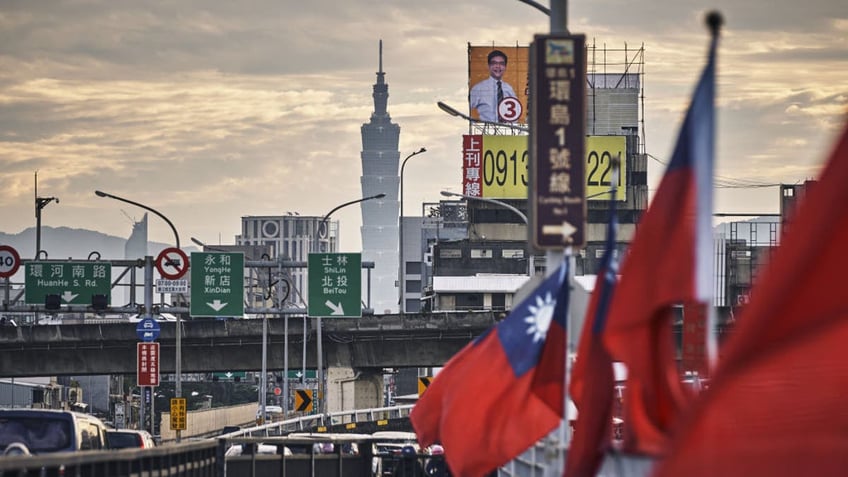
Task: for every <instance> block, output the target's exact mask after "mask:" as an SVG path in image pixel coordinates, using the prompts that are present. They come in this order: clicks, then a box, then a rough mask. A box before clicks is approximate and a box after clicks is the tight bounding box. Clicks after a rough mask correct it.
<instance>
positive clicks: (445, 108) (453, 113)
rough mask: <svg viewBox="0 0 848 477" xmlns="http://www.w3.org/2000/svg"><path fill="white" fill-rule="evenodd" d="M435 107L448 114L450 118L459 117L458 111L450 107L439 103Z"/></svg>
mask: <svg viewBox="0 0 848 477" xmlns="http://www.w3.org/2000/svg"><path fill="white" fill-rule="evenodd" d="M436 106H438V107H439V109H441V110H442V111H444V112H446V113H448V114H450V115H451V116H459V111H457V110H455V109H453V108H452V107H450V106H448V105H447V104H445V103H443V102H441V101H439V102H437V103H436Z"/></svg>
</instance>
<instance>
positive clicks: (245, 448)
mask: <svg viewBox="0 0 848 477" xmlns="http://www.w3.org/2000/svg"><path fill="white" fill-rule="evenodd" d="M280 447H282V448H283V451H282V452H283V455H292V451H291V449H289V448H288V447H286V446H280V445H274V444H264V443H261V442H260V443H258V444H255V447H251V444H233V445H231V446H230V447H229V448H228V449H227V452H226V453H225V454H224V455H225V456H227V457H230V456H238V455H250V454H252V450H251V449H256V454H264V455H276V454H279V453H280Z"/></svg>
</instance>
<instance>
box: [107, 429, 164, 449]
mask: <svg viewBox="0 0 848 477" xmlns="http://www.w3.org/2000/svg"><path fill="white" fill-rule="evenodd" d="M106 446H107V447H108V448H109V449H127V448H132V447H137V448H141V449H149V448H151V447H156V442H155V441H154V440H153V436H152V435H150V433H149V432H147V431H140V430H135V429H109V430H108V431H106Z"/></svg>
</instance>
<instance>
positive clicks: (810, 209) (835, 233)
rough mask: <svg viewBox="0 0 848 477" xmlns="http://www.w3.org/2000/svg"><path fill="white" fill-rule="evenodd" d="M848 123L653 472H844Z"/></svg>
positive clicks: (847, 440) (777, 476)
mask: <svg viewBox="0 0 848 477" xmlns="http://www.w3.org/2000/svg"><path fill="white" fill-rule="evenodd" d="M846 183H848V128H846V129H844V130H843V132H842V136H841V138H840V139H839V140H838V142H837V145H836V148H835V150H834V152H833V155H832V156H831V157H830V160H829V161H828V164H827V166H826V168H825V169H824V170H823V172H822V173H821V174H820V178H819V181H818V182H815V183H812V184H810V185H809V186H808V190H807V191H806V194H805V196H804V197H802V198H801V199H800V202H799V205H798V206H797V207H798V208H797V209H796V210H795V211H793V215H792V217H793V218H792V220H791V221H790V222H789V227H788V228H787V230H785V232H784V235H783V238H782V240H781V244H780V246H778V248H777V250H775V251H774V253H773V254H772V255H771V259H770V260H769V263H768V264H766V265H764V267H765V269H764V270H761V271H760V273H758V276H759V277H760V278H759V280H758V281H757V282H756V283H754V286H753V288H752V289H751V301H750V303H749V304H747V305H746V306H745V307H744V308H743V309H742V312H741V313H740V315H739V316H738V318H737V319H736V324H735V326H734V329H733V332H732V333H731V334H730V336H729V337H728V338H727V341H726V342H725V344H724V346H723V347H722V361H721V362H720V363H719V365H718V367H717V368H716V370H715V374H714V377H713V378H712V379H711V380H710V388H709V389H708V390H707V391H706V392H705V393H704V394H702V395H701V397H700V399H699V400H698V401H697V402H696V405H695V407H694V410H693V411H692V414H691V415H689V416H687V418H685V419H684V423H683V425H682V426H681V429H680V432H678V433H677V434H676V435H675V439H674V441H673V443H672V446H671V449H670V451H669V453H668V456H667V457H666V459H664V461H663V462H662V463H661V467H660V468H659V471H658V475H659V476H660V477H671V476H678V475H686V476H695V477H700V476H713V475H719V476H722V477H742V476H746V477H747V476H752V477H759V476H770V477H789V476H796V475H815V476H843V475H846V474H848V410H846V397H848V353H846V351H845V348H846V343H848V295H846V293H845V282H843V281H842V279H843V278H844V277H845V271H846V270H848V253H846V251H845V245H846V244H848V187H846Z"/></svg>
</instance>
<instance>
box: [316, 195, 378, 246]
mask: <svg viewBox="0 0 848 477" xmlns="http://www.w3.org/2000/svg"><path fill="white" fill-rule="evenodd" d="M385 196H386V194H384V193H382V192H380V193H379V194H376V195H372V196H368V197H363V198H361V199H356V200H352V201H350V202H345V203H344V204H341V205H337V206H335V207H334V208H333V210H331V211H329V212H327V213H326V214H325V215H324V217H323V218H322V219H321V222H320V223H319V224H318V235H319V236H320V238H326V237H327V232H328V231H327V221H328V220H330V216H331V215H333V212H335V211H337V210H339V209H341V208H342V207H347V206H348V205H353V204H358V203H360V202H365V201H366V200H372V199H382V198H383V197H385Z"/></svg>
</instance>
